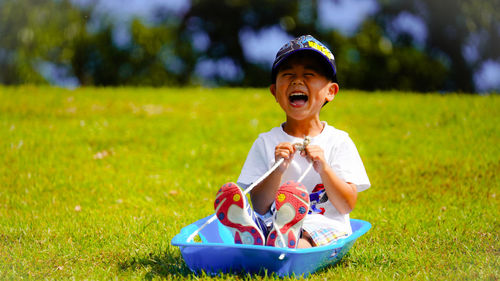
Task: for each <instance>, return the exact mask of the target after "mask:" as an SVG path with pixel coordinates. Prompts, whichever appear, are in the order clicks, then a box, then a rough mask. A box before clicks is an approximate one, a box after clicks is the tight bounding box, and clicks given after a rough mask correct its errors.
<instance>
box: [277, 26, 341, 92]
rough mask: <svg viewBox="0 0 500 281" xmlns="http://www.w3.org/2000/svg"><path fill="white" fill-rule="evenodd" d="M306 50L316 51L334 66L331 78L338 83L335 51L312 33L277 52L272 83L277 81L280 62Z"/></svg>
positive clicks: (289, 43) (298, 38) (292, 41)
mask: <svg viewBox="0 0 500 281" xmlns="http://www.w3.org/2000/svg"><path fill="white" fill-rule="evenodd" d="M305 50H309V51H314V52H316V53H318V54H320V55H321V56H322V57H323V58H324V59H325V60H326V61H327V62H328V64H329V65H330V66H331V67H332V72H331V77H330V78H331V79H332V81H333V82H335V83H337V67H336V66H335V57H334V56H333V53H332V52H331V51H330V50H329V49H328V48H327V47H326V46H325V45H323V43H321V42H320V41H318V40H317V39H316V38H314V37H312V36H311V35H302V36H300V37H297V38H295V39H293V40H291V41H290V42H288V43H286V44H285V45H283V47H281V49H280V50H279V51H278V53H277V54H276V58H275V59H274V63H273V68H272V73H271V83H275V82H276V75H277V74H278V68H279V66H280V64H281V63H282V62H284V61H285V60H286V58H288V57H289V56H290V55H291V54H294V53H296V52H300V51H305Z"/></svg>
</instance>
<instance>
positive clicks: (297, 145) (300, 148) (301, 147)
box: [187, 136, 313, 242]
mask: <svg viewBox="0 0 500 281" xmlns="http://www.w3.org/2000/svg"><path fill="white" fill-rule="evenodd" d="M310 143H311V138H310V137H308V136H306V137H305V138H304V141H303V142H302V143H294V144H293V146H295V149H297V150H298V151H303V150H305V149H306V147H307V146H308V145H309V144H310ZM283 161H285V158H280V159H279V160H278V161H276V162H275V163H274V165H273V166H272V167H271V168H270V169H269V170H268V171H267V172H265V173H264V174H263V175H262V176H261V177H260V178H258V179H257V180H256V181H255V182H253V183H252V184H251V185H249V186H248V187H247V188H246V189H245V190H244V191H243V195H247V194H248V193H249V192H250V191H252V189H253V188H254V187H256V186H257V185H259V183H261V182H262V181H263V180H265V179H266V178H267V177H268V176H269V175H270V174H271V173H272V172H274V170H276V169H277V168H278V167H279V166H280V165H281V164H282V163H283ZM312 167H313V163H312V162H311V163H310V164H309V167H307V169H306V170H305V171H304V173H303V174H302V176H300V178H299V179H298V180H297V181H298V182H301V181H302V180H303V179H304V177H305V176H306V175H307V174H308V173H309V171H311V168H312ZM216 218H217V216H216V214H213V215H212V216H211V217H210V218H209V219H208V220H207V221H206V222H205V223H204V224H202V225H201V226H200V227H198V229H196V230H195V231H194V232H193V233H192V234H191V235H189V237H188V239H187V242H190V241H193V239H194V238H195V237H196V235H198V233H200V231H201V230H202V229H203V228H205V227H206V226H207V225H209V224H211V223H212V222H213V221H215V219H216ZM278 232H279V231H278Z"/></svg>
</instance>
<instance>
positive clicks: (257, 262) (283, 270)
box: [172, 216, 371, 277]
mask: <svg viewBox="0 0 500 281" xmlns="http://www.w3.org/2000/svg"><path fill="white" fill-rule="evenodd" d="M210 217H211V216H208V217H206V218H203V219H201V220H199V221H197V222H194V223H192V224H190V225H188V226H186V227H184V228H182V229H181V232H180V233H179V234H177V235H176V236H175V237H174V238H172V245H174V246H178V247H179V248H180V250H181V254H182V257H183V258H184V261H185V262H186V264H187V266H188V267H189V269H191V270H192V271H193V272H195V273H198V272H201V271H204V272H206V273H207V274H210V275H215V274H218V273H221V272H222V273H228V272H236V273H237V272H242V271H243V272H248V273H261V274H262V273H264V272H265V270H267V273H268V274H272V273H273V272H274V273H276V274H277V275H279V276H293V275H295V276H297V277H299V276H301V275H303V276H304V277H306V276H308V275H309V274H311V273H314V272H315V271H317V270H319V269H321V268H323V267H325V266H328V265H332V264H335V263H337V262H338V261H340V260H341V259H342V257H343V256H344V255H345V254H346V253H347V252H348V251H349V249H351V247H352V245H353V244H354V242H355V241H356V239H357V238H358V237H360V236H361V235H363V234H365V233H366V232H367V231H368V230H369V229H370V228H371V224H370V223H369V222H366V221H362V220H356V219H351V227H352V231H353V233H352V235H351V236H349V237H346V238H343V239H339V240H338V241H336V242H335V243H332V244H329V245H325V246H321V247H313V248H308V249H288V248H275V247H269V246H254V245H240V244H235V243H234V239H233V237H232V235H231V232H229V230H228V229H227V228H226V227H225V226H224V225H222V224H221V223H220V222H219V221H218V220H215V221H214V222H212V223H210V224H208V225H207V226H206V227H205V228H204V229H202V230H201V231H200V233H199V236H200V238H201V241H202V242H193V241H190V242H188V241H187V240H188V237H189V236H190V235H191V234H192V233H193V232H194V231H196V230H197V229H198V228H199V227H200V226H201V225H203V223H204V222H205V221H207V220H208V219H209V218H210Z"/></svg>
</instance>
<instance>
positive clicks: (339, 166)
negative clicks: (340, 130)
mask: <svg viewBox="0 0 500 281" xmlns="http://www.w3.org/2000/svg"><path fill="white" fill-rule="evenodd" d="M330 165H331V167H332V168H333V169H334V170H335V171H336V173H337V175H338V176H339V177H340V178H342V179H343V180H344V181H346V182H351V183H354V184H355V185H356V187H357V189H358V192H361V191H363V190H366V189H368V188H369V187H370V180H369V179H368V175H367V174H366V170H365V166H364V165H363V161H361V157H360V156H359V153H358V150H357V149H356V146H355V145H354V142H353V141H352V140H351V138H350V137H349V136H348V135H346V137H345V139H344V140H343V141H342V142H341V143H340V144H339V146H338V148H337V149H336V151H334V157H333V159H332V163H330Z"/></svg>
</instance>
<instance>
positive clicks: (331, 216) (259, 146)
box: [238, 122, 370, 234]
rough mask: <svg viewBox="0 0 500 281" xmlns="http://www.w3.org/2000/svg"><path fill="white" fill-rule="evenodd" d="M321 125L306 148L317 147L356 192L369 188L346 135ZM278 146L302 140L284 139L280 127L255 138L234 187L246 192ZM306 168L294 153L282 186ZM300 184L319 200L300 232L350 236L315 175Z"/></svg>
mask: <svg viewBox="0 0 500 281" xmlns="http://www.w3.org/2000/svg"><path fill="white" fill-rule="evenodd" d="M323 124H324V129H323V131H322V132H321V133H320V134H319V135H317V136H315V137H313V138H311V143H310V144H311V145H319V146H320V147H321V148H322V149H323V151H324V153H325V159H326V160H327V162H328V163H329V164H330V167H331V168H332V169H333V171H334V172H335V174H336V175H337V176H338V177H339V178H341V179H342V180H344V181H346V182H351V183H354V184H356V187H357V190H358V192H360V191H363V190H365V189H367V188H369V187H370V181H369V179H368V176H367V175H366V171H365V167H364V166H363V162H362V161H361V158H360V156H359V153H358V150H357V149H356V146H355V145H354V143H353V142H352V140H351V138H349V135H348V134H347V133H346V132H344V131H341V130H338V129H335V128H334V127H332V126H329V125H328V124H327V123H326V122H323ZM282 142H290V143H302V142H303V139H302V138H297V137H293V136H290V135H288V134H287V133H286V132H285V131H283V128H282V126H280V127H275V128H273V129H271V131H269V132H266V133H262V134H260V135H259V137H258V138H257V140H255V142H254V144H253V146H252V148H251V149H250V152H249V153H248V156H247V159H246V161H245V164H244V165H243V169H242V170H241V174H240V176H239V178H238V184H239V185H240V186H241V187H243V188H247V187H248V186H249V185H250V184H252V183H253V182H254V181H256V180H257V179H258V178H260V177H261V176H262V175H263V174H264V173H265V172H267V171H268V170H269V169H270V168H271V167H272V166H273V164H274V163H275V159H274V151H275V148H276V146H277V145H278V144H279V143H282ZM308 167H309V162H308V161H307V159H306V158H304V157H302V156H300V154H299V153H295V155H294V158H293V161H292V162H291V165H290V166H289V167H288V169H287V170H286V171H285V174H284V176H283V182H282V184H283V183H284V182H285V181H287V180H294V181H297V180H298V179H299V178H300V176H301V175H302V174H303V172H304V171H305V170H306V169H307V168H308ZM301 183H302V184H303V185H304V186H305V187H306V188H307V191H308V192H309V193H317V194H318V195H317V196H318V197H319V198H317V200H312V201H311V208H312V209H313V210H315V212H314V213H312V214H308V215H307V216H306V219H305V221H304V225H303V228H304V229H307V228H308V225H311V226H313V225H314V226H315V227H317V226H318V225H324V226H325V227H331V228H334V229H336V230H339V231H345V232H347V233H349V234H350V233H351V232H352V230H351V225H350V221H349V214H345V215H342V214H340V213H339V212H338V211H337V209H336V208H335V207H334V206H333V205H332V204H331V203H330V202H329V201H328V200H327V197H326V193H325V192H324V191H321V190H322V189H323V190H324V188H323V187H322V182H321V177H320V176H319V174H318V173H316V171H315V170H314V169H311V171H310V172H309V173H308V174H307V175H306V177H305V178H304V179H303V180H302V182H301ZM312 196H313V195H312Z"/></svg>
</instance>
